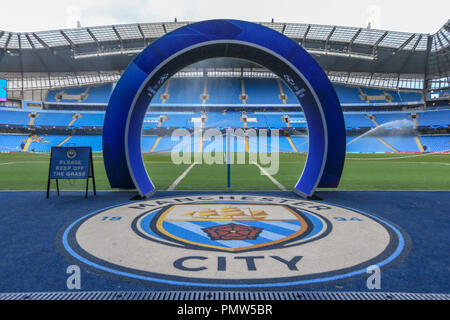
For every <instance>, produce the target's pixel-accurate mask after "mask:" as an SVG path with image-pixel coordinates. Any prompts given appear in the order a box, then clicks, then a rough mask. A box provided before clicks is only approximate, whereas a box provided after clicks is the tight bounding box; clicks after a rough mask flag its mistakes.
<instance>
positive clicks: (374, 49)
mask: <svg viewBox="0 0 450 320" xmlns="http://www.w3.org/2000/svg"><path fill="white" fill-rule="evenodd" d="M388 33H389V32H388V31H386V32H385V33H383V34H382V35H381V37H379V38H378V40H377V41H376V42H375V43H374V44H373V47H372V52H375V51H376V49H377V47H378V45H379V44H380V42H381V41H383V39H384V38H386V36H387V35H388Z"/></svg>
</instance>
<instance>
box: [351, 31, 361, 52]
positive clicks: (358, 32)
mask: <svg viewBox="0 0 450 320" xmlns="http://www.w3.org/2000/svg"><path fill="white" fill-rule="evenodd" d="M361 31H362V28H359V29H358V31H356V33H355V35H354V36H353V38H352V39H351V40H350V42H349V43H348V51H349V52H351V51H352V46H353V42H355V40H356V38H358V36H359V34H360V33H361Z"/></svg>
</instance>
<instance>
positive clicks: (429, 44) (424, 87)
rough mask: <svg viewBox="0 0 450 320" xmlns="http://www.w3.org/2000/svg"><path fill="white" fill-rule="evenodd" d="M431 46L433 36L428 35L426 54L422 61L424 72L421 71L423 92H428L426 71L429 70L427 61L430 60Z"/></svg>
mask: <svg viewBox="0 0 450 320" xmlns="http://www.w3.org/2000/svg"><path fill="white" fill-rule="evenodd" d="M432 45H433V36H431V35H428V39H427V54H426V55H425V61H424V64H423V65H424V70H423V89H424V91H426V90H428V71H429V70H428V69H429V66H428V64H429V60H430V53H431V46H432Z"/></svg>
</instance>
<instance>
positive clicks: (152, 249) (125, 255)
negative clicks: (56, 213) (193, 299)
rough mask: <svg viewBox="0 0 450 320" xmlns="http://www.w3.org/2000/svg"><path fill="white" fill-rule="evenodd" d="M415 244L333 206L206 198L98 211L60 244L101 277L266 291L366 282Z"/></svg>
mask: <svg viewBox="0 0 450 320" xmlns="http://www.w3.org/2000/svg"><path fill="white" fill-rule="evenodd" d="M406 239H407V237H405V236H404V234H403V232H402V231H401V230H400V229H398V228H397V227H396V226H395V225H393V224H391V223H389V222H387V221H384V220H382V219H381V218H379V217H377V216H374V215H371V214H367V213H363V212H360V211H357V210H353V209H350V208H344V207H340V206H336V205H332V204H328V203H323V202H317V201H307V200H303V199H298V198H295V197H292V198H289V197H273V196H259V195H247V194H225V195H223V194H213V195H211V194H209V195H208V194H197V195H195V196H194V195H191V196H179V197H166V198H155V199H149V200H144V201H138V202H132V203H128V204H123V205H118V206H115V207H111V208H107V209H104V210H99V211H96V212H93V213H91V214H88V215H86V216H84V217H81V218H79V219H78V220H76V221H74V222H73V223H72V224H71V225H70V226H69V227H67V228H66V229H65V230H64V232H63V236H62V242H61V243H62V246H63V247H64V250H65V252H66V253H67V254H69V255H70V257H71V259H75V260H76V261H77V263H81V264H84V265H85V266H86V267H89V268H90V269H91V270H92V271H94V272H99V273H107V274H113V275H115V276H119V277H124V278H129V279H134V280H138V281H142V282H144V283H149V284H151V285H157V284H163V285H165V286H167V285H177V286H180V285H186V286H189V287H193V286H195V287H215V288H251V287H256V288H263V287H280V286H283V287H286V286H308V285H314V284H324V283H328V282H332V281H337V280H339V281H342V280H343V279H346V278H349V277H355V276H357V275H366V268H367V267H369V266H371V265H374V264H376V265H378V266H379V267H380V268H384V267H386V266H389V265H391V264H392V263H394V262H395V261H397V260H398V259H399V258H400V257H401V256H402V255H404V252H405V251H407V250H406V249H407V247H408V246H407V244H406V242H407V241H406Z"/></svg>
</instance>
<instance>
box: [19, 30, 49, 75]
mask: <svg viewBox="0 0 450 320" xmlns="http://www.w3.org/2000/svg"><path fill="white" fill-rule="evenodd" d="M25 37H26V38H27V40H28V42H29V43H30V45H31V48H33V50H36V46H35V45H34V43H33V41H31V38H30V35H29V34H28V33H26V34H25ZM36 55H37V57H38V60H39V62H40V63H41V64H42V65H43V66H44V68H45V69H47V70H49V67H48V66H47V64H45V62H44V60H43V59H42V57H41V54H40V51H39V50H37V51H36ZM47 76H48V81H49V84H50V72H47Z"/></svg>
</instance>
